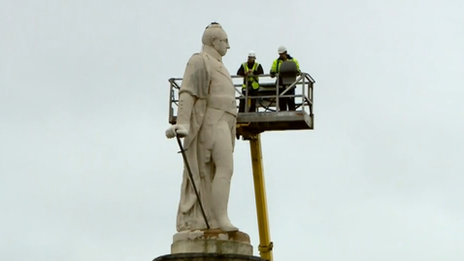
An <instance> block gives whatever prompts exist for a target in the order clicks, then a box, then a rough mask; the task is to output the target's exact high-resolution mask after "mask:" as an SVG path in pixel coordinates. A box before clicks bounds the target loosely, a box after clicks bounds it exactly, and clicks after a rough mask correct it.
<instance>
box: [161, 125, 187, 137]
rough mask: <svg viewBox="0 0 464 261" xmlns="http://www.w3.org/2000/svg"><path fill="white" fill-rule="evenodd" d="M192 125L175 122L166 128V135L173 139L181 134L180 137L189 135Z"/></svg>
mask: <svg viewBox="0 0 464 261" xmlns="http://www.w3.org/2000/svg"><path fill="white" fill-rule="evenodd" d="M189 128H190V126H189V125H188V124H175V125H172V126H171V127H169V129H167V130H166V137H167V138H168V139H172V138H174V137H176V134H177V135H179V138H183V137H185V136H187V135H188V133H189Z"/></svg>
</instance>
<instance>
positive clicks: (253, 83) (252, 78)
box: [242, 62, 259, 90]
mask: <svg viewBox="0 0 464 261" xmlns="http://www.w3.org/2000/svg"><path fill="white" fill-rule="evenodd" d="M242 66H243V68H244V69H245V72H248V71H249V70H250V69H248V63H243V64H242ZM258 66H259V63H257V62H255V64H254V65H253V68H252V70H253V71H255V70H256V68H258ZM248 82H251V87H253V89H255V90H256V89H258V88H259V77H258V76H256V75H252V76H249V77H248ZM243 88H246V84H245V82H244V83H243Z"/></svg>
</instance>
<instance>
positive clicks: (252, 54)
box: [248, 51, 256, 57]
mask: <svg viewBox="0 0 464 261" xmlns="http://www.w3.org/2000/svg"><path fill="white" fill-rule="evenodd" d="M248 57H256V53H255V51H249V52H248Z"/></svg>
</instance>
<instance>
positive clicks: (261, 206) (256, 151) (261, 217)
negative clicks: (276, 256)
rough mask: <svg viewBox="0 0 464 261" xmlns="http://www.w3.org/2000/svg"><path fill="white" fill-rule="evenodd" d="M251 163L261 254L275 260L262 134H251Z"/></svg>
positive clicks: (267, 258)
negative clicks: (267, 200)
mask: <svg viewBox="0 0 464 261" xmlns="http://www.w3.org/2000/svg"><path fill="white" fill-rule="evenodd" d="M248 139H249V141H250V151H251V163H252V167H253V181H254V185H255V199H256V212H257V218H258V230H259V247H258V250H259V255H260V256H261V258H263V259H266V260H269V261H273V257H272V246H273V244H272V242H271V234H270V230H269V218H268V214H267V202H266V187H265V183H264V169H263V154H262V150H261V137H260V134H254V135H250V136H249V137H248Z"/></svg>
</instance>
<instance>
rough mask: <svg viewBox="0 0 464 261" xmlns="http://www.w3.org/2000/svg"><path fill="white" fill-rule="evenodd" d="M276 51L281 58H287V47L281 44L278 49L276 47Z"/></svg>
mask: <svg viewBox="0 0 464 261" xmlns="http://www.w3.org/2000/svg"><path fill="white" fill-rule="evenodd" d="M277 52H278V53H279V57H280V58H281V59H282V60H287V48H286V47H285V46H283V45H281V46H279V49H277Z"/></svg>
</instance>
